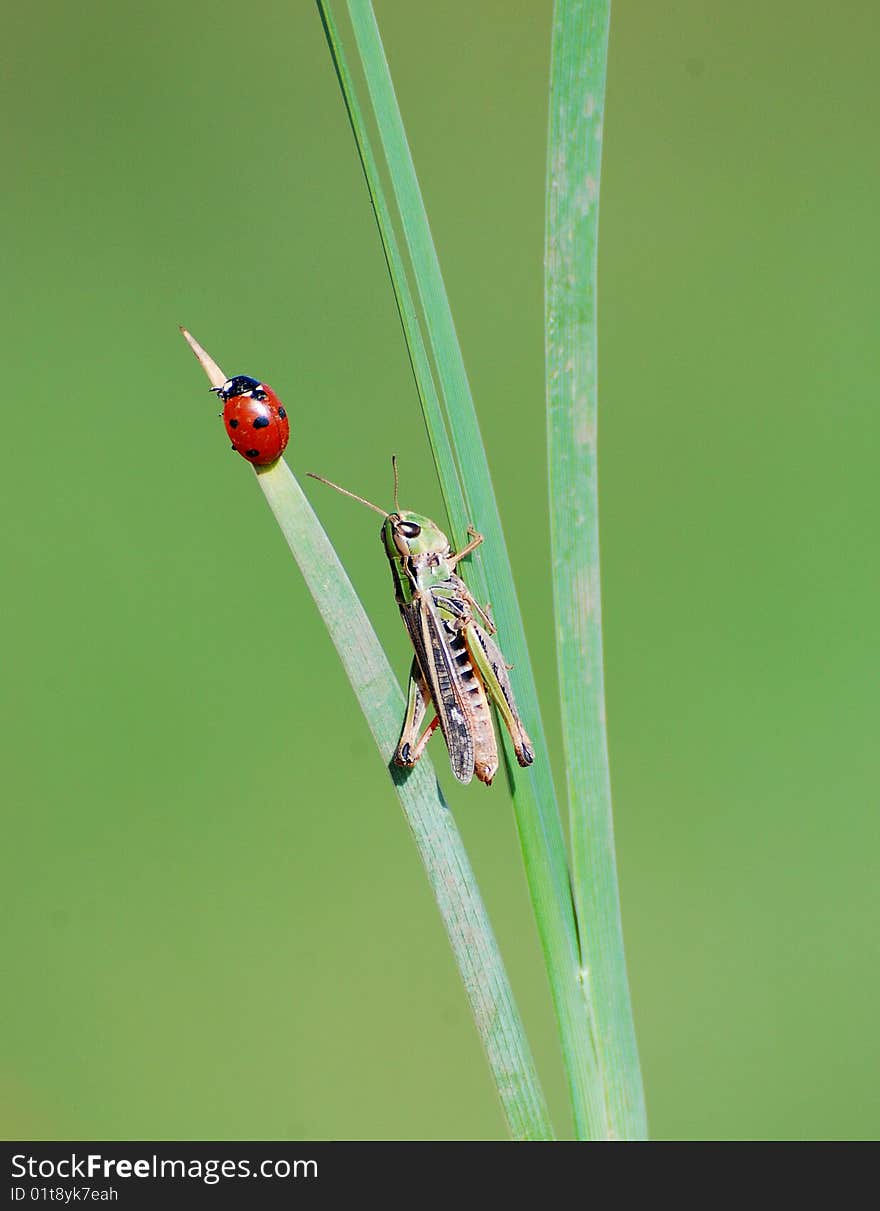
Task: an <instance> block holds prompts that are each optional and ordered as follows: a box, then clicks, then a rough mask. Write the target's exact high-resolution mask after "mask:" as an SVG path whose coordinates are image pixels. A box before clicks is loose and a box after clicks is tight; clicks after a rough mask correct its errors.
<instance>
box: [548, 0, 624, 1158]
mask: <svg viewBox="0 0 880 1211" xmlns="http://www.w3.org/2000/svg"><path fill="white" fill-rule="evenodd" d="M610 7H611V5H610V0H556V11H555V14H554V23H553V48H552V66H551V82H550V135H549V146H548V161H547V232H546V257H545V265H546V286H545V289H546V316H545V331H546V373H547V437H548V460H549V483H550V519H551V526H550V530H551V543H552V550H553V600H554V609H555V615H556V653H557V661H558V665H559V692H560V696H561V706H562V729H563V742H564V751H565V765H566V780H567V787H568V802H569V813H570V831H571V844H572V868H573V869H572V876H573V878H572V882H573V889H574V895H575V902H576V905H577V913H578V922H579V925H580V938H581V949H582V956H583V963H584V968H585V973H586V976H585V978H586V980H587V984H586V985H585V986H586V990H587V995H588V999H589V1001H590V1005H591V1010H592V1013H593V1015H594V1021H595V1025H596V1038H597V1045H598V1053H599V1064H600V1068H601V1073H602V1083H603V1087H604V1095H605V1103H606V1108H607V1115H608V1130H609V1133H610V1134H611V1135H612V1136H614V1137H616V1138H622V1139H640V1138H643V1137H644V1136H645V1135H646V1134H647V1121H646V1117H645V1098H644V1092H643V1089H642V1079H641V1073H640V1070H639V1057H638V1050H637V1047H636V1036H635V1027H634V1024H633V1017H632V1008H631V1005H630V996H629V985H628V982H627V975H626V961H625V957H624V950H623V928H622V925H621V919H620V899H619V895H618V888H617V870H616V866H615V859H614V828H613V821H612V815H611V777H610V772H609V766H608V742H607V735H606V726H605V688H604V673H603V664H602V609H601V596H600V585H599V512H598V509H599V492H598V480H597V471H596V423H597V360H596V358H597V334H596V283H597V260H598V251H599V243H598V240H599V173H600V169H601V158H602V116H603V110H604V102H605V71H606V62H607V57H608V26H609V20H610Z"/></svg>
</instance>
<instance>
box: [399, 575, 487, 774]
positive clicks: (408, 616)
mask: <svg viewBox="0 0 880 1211" xmlns="http://www.w3.org/2000/svg"><path fill="white" fill-rule="evenodd" d="M400 612H401V614H402V615H403V621H404V622H405V623H406V629H407V631H409V637H410V640H411V641H412V645H413V649H414V651H415V654H416V660H417V661H418V663H419V667H420V669H421V671H422V677H423V678H424V681H425V683H426V685H427V687H428V690H429V691H430V694H431V699H432V701H433V703H434V710H435V711H436V712H437V718H438V719H439V720H440V730H441V731H442V732H443V738H444V739H445V741H446V747H447V748H448V749H449V760H450V762H451V763H452V772H453V773H454V774H455V776H456V778H457V779H458V780H459V782H470V780H471V778H472V777H473V775H474V738H473V733H472V730H471V722H470V716H469V714H468V711H467V709H466V707H465V704H464V702H463V700H462V696H461V690H460V689H459V686H458V672H457V669H456V666H455V658H454V656H453V655H452V652H451V650H450V646H449V638H448V637H447V635H446V629H445V627H444V624H443V621H442V620H441V619H440V617H439V616H438V614H437V612H436V610H435V609H434V608H433V606H432V604H431V602H430V600H429V599H428V598H427V597H426V596H423V595H419V596H417V597H414V598H413V600H412V601H411V602H410V603H409V604H408V605H406V606H403V607H401V611H400Z"/></svg>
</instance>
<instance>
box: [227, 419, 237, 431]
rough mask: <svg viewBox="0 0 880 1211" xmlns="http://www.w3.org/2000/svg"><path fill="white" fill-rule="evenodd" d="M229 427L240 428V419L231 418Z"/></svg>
mask: <svg viewBox="0 0 880 1211" xmlns="http://www.w3.org/2000/svg"><path fill="white" fill-rule="evenodd" d="M229 428H230V429H237V428H238V421H237V420H231V421H230V422H229Z"/></svg>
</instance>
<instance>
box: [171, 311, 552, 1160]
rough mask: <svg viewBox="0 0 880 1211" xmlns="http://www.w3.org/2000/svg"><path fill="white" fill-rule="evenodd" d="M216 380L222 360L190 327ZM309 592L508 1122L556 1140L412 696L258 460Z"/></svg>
mask: <svg viewBox="0 0 880 1211" xmlns="http://www.w3.org/2000/svg"><path fill="white" fill-rule="evenodd" d="M184 336H185V337H186V339H187V341H188V342H189V343H190V345H191V347H192V348H193V351H194V352H195V353H196V356H197V357H198V358H199V361H200V362H201V364H202V366H203V368H204V369H205V371H206V373H207V374H208V377H209V378H210V379H211V381H212V384H213V385H214V386H219V385H221V384H222V383H223V382H224V381H225V376H224V375H223V372H222V371H221V370H220V368H219V367H218V366H217V364H216V363H215V362H214V361H213V359H211V358H210V357H209V356H208V355H207V354H205V352H204V350H203V349H202V348H201V346H200V345H198V343H197V342H195V341H194V340H193V338H192V337H190V335H189V334H188V333H186V332H185V331H184ZM254 470H255V471H256V472H257V479H258V482H259V485H260V487H261V489H262V491H263V495H264V496H265V498H266V501H267V502H268V504H269V507H270V509H271V510H272V513H273V514H274V516H275V520H276V521H277V522H278V525H279V527H280V528H281V532H282V533H283V535H284V538H285V540H286V541H287V545H288V546H289V548H290V550H291V553H292V554H293V557H294V559H295V560H296V562H297V564H298V565H299V568H300V571H301V572H302V575H303V578H304V579H305V582H306V585H307V586H308V589H309V592H310V593H311V595H312V597H313V598H314V601H315V604H316V605H317V607H318V610H319V611H320V613H321V617H322V618H323V620H324V623H325V625H326V627H327V629H328V631H329V632H330V637H331V638H332V640H333V643H334V644H335V646H336V650H337V652H338V653H339V657H340V659H341V661H342V664H343V667H344V668H345V671H346V674H347V675H348V679H349V681H350V682H351V685H352V688H353V689H354V692H355V695H356V696H357V699H358V702H359V704H360V706H361V709H362V710H363V712H364V715H365V717H366V720H367V723H368V724H369V727H370V731H371V732H372V733H373V738H374V739H375V741H376V744H377V746H378V748H379V752H380V753H381V755H382V760H383V761H384V762H385V764H386V765H387V766H388V767H389V770H390V773H391V778H392V781H393V782H394V786H395V790H396V791H397V795H398V798H399V799H400V804H401V807H402V808H403V812H404V815H405V817H406V820H407V823H408V825H409V827H410V830H411V832H412V835H413V839H414V840H415V843H416V847H417V849H418V851H419V857H420V858H421V860H422V863H423V865H424V867H425V872H426V874H427V876H428V880H429V882H430V884H431V888H432V891H433V892H434V896H435V898H436V900H437V906H438V908H439V909H440V915H441V917H442V919H443V924H444V926H445V928H446V932H447V934H448V937H449V942H450V945H451V946H452V951H453V954H454V956H455V960H456V963H457V964H458V969H459V972H460V974H461V978H462V980H463V982H464V986H465V991H466V993H467V996H468V1000H469V1002H470V1006H471V1011H472V1013H473V1016H474V1021H475V1023H476V1026H477V1031H478V1033H479V1036H480V1040H481V1042H482V1044H483V1047H484V1049H485V1051H486V1056H487V1058H488V1060H489V1066H490V1069H491V1072H492V1077H493V1079H494V1081H495V1085H496V1088H497V1090H498V1095H499V1097H500V1100H501V1106H502V1110H503V1112H504V1115H505V1118H506V1120H507V1125H508V1129H509V1131H510V1133H511V1135H512V1136H513V1138H514V1139H517V1140H546V1139H553V1138H554V1133H553V1127H552V1124H551V1123H550V1119H549V1115H548V1111H547V1106H546V1102H545V1100H544V1095H543V1092H542V1090H541V1087H540V1083H539V1081H538V1076H537V1072H536V1070H535V1065H534V1061H533V1059H532V1055H531V1051H530V1049H529V1045H528V1041H527V1039H526V1036H525V1032H524V1030H523V1026H522V1021H521V1019H520V1016H519V1012H518V1010H517V1008H516V1005H515V1003H514V1000H513V993H512V991H511V988H510V983H509V981H508V978H507V973H506V972H505V970H504V966H503V963H502V961H501V955H500V953H499V950H498V945H497V942H496V940H495V937H494V934H493V932H492V927H491V924H490V922H489V918H488V916H487V914H486V909H485V906H484V904H483V901H482V898H481V896H480V892H479V889H478V887H477V884H476V880H475V879H474V875H473V871H472V870H471V866H470V862H469V861H468V857H467V853H466V852H465V849H464V845H463V843H462V840H461V837H460V835H459V832H458V829H457V827H456V824H455V820H454V818H453V816H452V813H451V812H450V810H449V808H448V806H447V805H446V802H445V801H444V799H443V796H442V793H441V791H440V787H439V785H438V784H437V779H436V775H435V774H434V771H433V769H432V767H431V764H430V761H429V760H426V759H425V758H424V757H423V758H422V759H421V761H420V762H419V764H418V765H417V766H416V768H415V769H413V770H412V771H409V772H404V771H403V770H399V769H397V767H395V766H393V765H392V764H391V758H392V755H393V753H394V750H395V747H396V744H397V738H398V734H399V732H400V723H401V720H402V719H403V712H404V698H403V694H402V692H401V690H400V687H399V685H398V684H397V680H396V678H395V676H394V673H393V671H392V669H391V666H390V664H389V663H388V660H387V658H386V656H385V653H384V651H383V650H382V647H381V645H380V643H379V640H378V639H377V638H376V634H375V632H374V631H373V628H372V626H371V625H370V621H369V619H368V618H367V615H366V613H365V612H364V608H363V606H362V605H361V603H360V600H359V598H358V596H357V594H356V593H355V591H354V589H353V587H352V584H351V581H350V580H349V579H348V575H347V573H346V571H345V569H344V568H343V566H342V564H341V563H340V561H339V558H338V556H337V555H336V552H335V551H334V549H333V546H332V544H331V543H330V540H329V538H328V537H327V535H326V534H325V532H324V530H323V528H322V526H321V523H320V522H319V521H318V519H317V517H316V516H315V514H314V512H313V510H312V508H311V505H310V504H309V502H308V500H307V499H306V497H305V495H304V494H303V492H302V489H301V488H300V486H299V483H298V482H297V480H296V479H295V478H294V476H293V474H292V473H291V471H290V469H289V467H288V466H287V464H286V463H285V461H284V460H283V459H279V461H278V462H276V463H274V464H273V465H272V466H269V467H265V468H264V467H259V468H254Z"/></svg>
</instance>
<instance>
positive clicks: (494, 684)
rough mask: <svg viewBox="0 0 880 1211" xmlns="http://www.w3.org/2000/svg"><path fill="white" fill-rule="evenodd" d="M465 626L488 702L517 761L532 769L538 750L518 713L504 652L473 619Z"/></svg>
mask: <svg viewBox="0 0 880 1211" xmlns="http://www.w3.org/2000/svg"><path fill="white" fill-rule="evenodd" d="M463 622H464V626H463V630H464V641H465V644H466V645H467V650H468V653H469V655H470V658H471V660H472V662H473V665H474V668H475V669H476V670H477V672H478V673H479V675H480V678H481V680H482V682H483V685H484V686H485V687H486V694H487V696H488V697H489V700H490V701H491V702H492V703H494V705H495V707H496V709H497V711H498V714H499V715H500V716H501V718H502V720H503V721H504V726H505V727H506V728H507V730H508V732H509V733H510V739H511V740H512V741H513V748H514V751H515V753H516V759H517V761H518V762H519V763H520V765H524V766H525V765H531V764H532V762H533V761H534V760H535V750H534V749H533V748H532V742H531V740H530V739H529V736H528V733H527V732H526V729H525V728H524V727H523V725H522V720H521V719H520V717H519V714H518V713H517V709H516V701H515V700H514V697H513V689H512V687H511V684H510V678H509V677H508V675H507V665H506V664H505V662H504V657H503V656H502V654H501V650H500V648H499V647H498V644H497V643H496V642H495V640H494V639H492V637H491V636H490V635H489V634H487V632H486V631H485V630H484V629H483V628H482V627H481V626H480V625H479V623H477V622H475V621H474V619H473V618H467V619H465V620H463Z"/></svg>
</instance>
